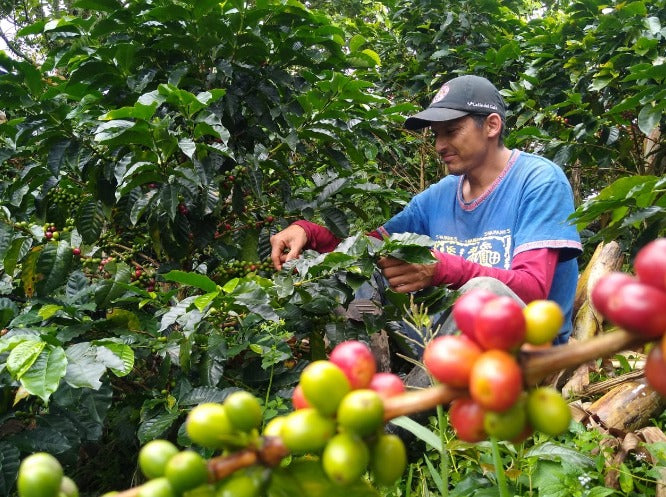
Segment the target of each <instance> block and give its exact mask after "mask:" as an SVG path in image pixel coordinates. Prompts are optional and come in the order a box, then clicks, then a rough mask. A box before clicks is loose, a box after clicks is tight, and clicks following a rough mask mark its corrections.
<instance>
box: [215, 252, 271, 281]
mask: <svg viewBox="0 0 666 497" xmlns="http://www.w3.org/2000/svg"><path fill="white" fill-rule="evenodd" d="M271 272H273V263H272V261H271V258H270V257H267V258H265V259H264V260H263V261H242V260H238V259H231V260H229V261H227V262H226V263H225V264H223V265H221V266H220V267H219V268H218V269H217V273H218V274H219V275H220V276H221V278H222V279H231V278H243V277H244V276H247V275H248V274H250V273H271Z"/></svg>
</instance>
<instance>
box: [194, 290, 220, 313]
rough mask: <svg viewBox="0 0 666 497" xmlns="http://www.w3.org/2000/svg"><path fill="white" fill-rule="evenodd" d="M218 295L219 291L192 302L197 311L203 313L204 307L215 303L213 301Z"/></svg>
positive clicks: (206, 294)
mask: <svg viewBox="0 0 666 497" xmlns="http://www.w3.org/2000/svg"><path fill="white" fill-rule="evenodd" d="M219 295H220V292H219V291H215V292H210V293H205V294H203V295H201V296H199V297H197V298H196V299H195V300H194V305H195V306H196V308H197V309H199V310H200V311H203V310H204V309H206V307H208V306H209V305H210V304H211V302H213V301H215V299H216V298H217V297H218V296H219Z"/></svg>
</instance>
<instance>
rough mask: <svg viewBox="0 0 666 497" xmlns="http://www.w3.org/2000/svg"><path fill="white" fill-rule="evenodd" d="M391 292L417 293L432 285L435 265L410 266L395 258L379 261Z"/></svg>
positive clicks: (383, 258)
mask: <svg viewBox="0 0 666 497" xmlns="http://www.w3.org/2000/svg"><path fill="white" fill-rule="evenodd" d="M378 264H379V267H380V268H381V269H382V273H383V274H384V277H385V278H386V279H387V280H388V283H389V286H390V287H391V290H393V291H396V292H398V293H409V292H416V291H417V290H421V289H423V288H425V287H428V286H431V285H432V278H433V275H434V274H435V266H436V263H434V264H410V263H408V262H405V261H401V260H400V259H396V258H395V257H382V258H381V259H379V261H378Z"/></svg>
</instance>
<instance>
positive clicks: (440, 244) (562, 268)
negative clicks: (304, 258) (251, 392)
mask: <svg viewBox="0 0 666 497" xmlns="http://www.w3.org/2000/svg"><path fill="white" fill-rule="evenodd" d="M504 125H505V104H504V100H503V99H502V97H501V95H500V93H499V91H498V90H497V88H495V86H494V85H493V84H492V83H490V81H488V80H487V79H485V78H482V77H479V76H473V75H466V76H460V77H457V78H454V79H452V80H450V81H448V82H447V83H445V84H444V85H443V86H442V87H441V89H440V90H439V91H438V92H437V94H436V95H435V98H434V99H433V101H432V103H431V104H430V106H429V107H428V108H427V109H425V110H424V111H422V112H420V113H418V114H416V115H415V116H412V117H410V118H408V119H407V121H406V122H405V127H406V128H407V129H409V130H418V129H422V128H425V127H426V126H430V128H431V129H432V131H433V133H434V135H435V149H436V151H437V153H438V155H439V156H440V158H441V160H442V161H443V162H444V163H445V164H446V167H447V168H448V171H449V173H450V174H449V175H447V176H445V177H444V178H443V179H442V180H440V181H439V182H438V183H436V184H434V185H432V186H430V187H429V188H427V189H426V190H425V191H423V192H422V193H420V194H418V195H416V196H415V197H414V198H413V199H412V200H411V201H410V202H409V204H408V205H407V206H406V207H405V209H404V210H403V211H402V212H400V213H398V214H397V215H395V216H394V217H392V218H391V219H389V221H388V222H387V223H386V224H384V225H383V226H382V227H380V228H378V230H376V231H375V232H373V234H375V235H376V236H381V235H382V234H390V233H401V232H413V233H419V234H424V235H428V236H430V237H431V238H432V239H433V240H435V246H434V250H433V254H434V255H435V257H436V258H437V259H438V262H436V263H434V264H409V263H406V262H403V261H401V260H398V259H395V258H390V257H389V258H384V259H382V260H381V261H379V266H380V268H381V270H382V273H383V275H384V277H385V278H386V280H387V282H388V284H389V286H390V287H391V288H392V289H393V290H395V291H397V292H401V293H408V292H414V291H418V290H420V289H423V288H425V287H428V286H431V285H447V286H449V287H451V288H454V289H460V288H461V287H463V285H465V284H467V283H468V282H470V280H471V281H472V282H473V281H476V279H477V278H478V277H490V278H492V281H494V282H500V283H499V285H500V286H503V287H508V289H510V291H512V292H513V293H515V295H517V296H518V297H519V298H520V299H521V300H522V301H523V302H525V303H527V302H530V301H532V300H536V299H546V298H547V299H550V300H554V301H556V302H557V303H558V304H559V305H560V306H561V308H562V310H563V311H564V313H565V316H566V319H565V325H564V326H563V328H562V330H561V331H560V334H559V336H558V338H557V340H556V343H564V342H566V341H567V340H568V338H569V335H570V334H571V329H572V308H573V300H574V294H575V290H576V284H577V278H578V264H577V261H576V257H577V256H578V255H579V254H580V252H581V243H580V239H579V236H578V232H577V231H576V229H575V227H574V226H572V225H570V224H569V223H568V222H567V218H568V216H569V214H571V213H572V212H573V210H574V206H573V194H572V191H571V186H570V185H569V182H568V180H567V178H566V176H565V175H564V173H563V172H562V170H561V168H560V167H559V166H557V165H556V164H554V163H552V162H551V161H549V160H547V159H545V158H543V157H539V156H537V155H534V154H529V153H526V152H521V151H519V150H511V149H508V148H507V147H506V146H505V145H504V141H503V138H502V135H503V131H504ZM337 243H338V240H337V239H336V238H335V237H334V236H333V235H332V233H330V231H328V230H327V229H326V228H324V227H321V226H319V225H316V224H314V223H310V222H307V221H298V222H296V223H294V224H292V225H290V226H289V227H287V228H286V229H285V230H283V231H281V232H279V233H277V234H275V235H274V236H273V237H272V238H271V245H272V253H271V257H272V260H273V263H274V265H275V267H276V268H277V269H280V268H281V267H282V264H283V263H284V262H286V261H288V260H290V259H293V258H295V257H298V256H299V255H300V253H301V251H302V250H303V249H305V248H311V249H314V250H318V251H320V252H326V251H330V250H333V249H334V248H335V246H336V245H337ZM482 281H484V280H482ZM485 281H488V280H487V279H486V280H485Z"/></svg>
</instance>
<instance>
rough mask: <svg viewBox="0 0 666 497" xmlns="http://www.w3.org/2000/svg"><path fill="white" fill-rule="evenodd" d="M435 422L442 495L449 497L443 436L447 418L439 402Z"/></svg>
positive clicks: (447, 466) (446, 459) (446, 452)
mask: <svg viewBox="0 0 666 497" xmlns="http://www.w3.org/2000/svg"><path fill="white" fill-rule="evenodd" d="M437 424H438V425H439V443H440V445H441V447H442V449H441V451H440V453H439V454H440V459H441V466H440V467H441V473H442V497H449V451H448V446H447V444H446V437H445V436H444V433H445V431H446V425H447V420H446V418H445V417H444V408H443V407H442V405H441V404H440V405H438V406H437Z"/></svg>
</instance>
